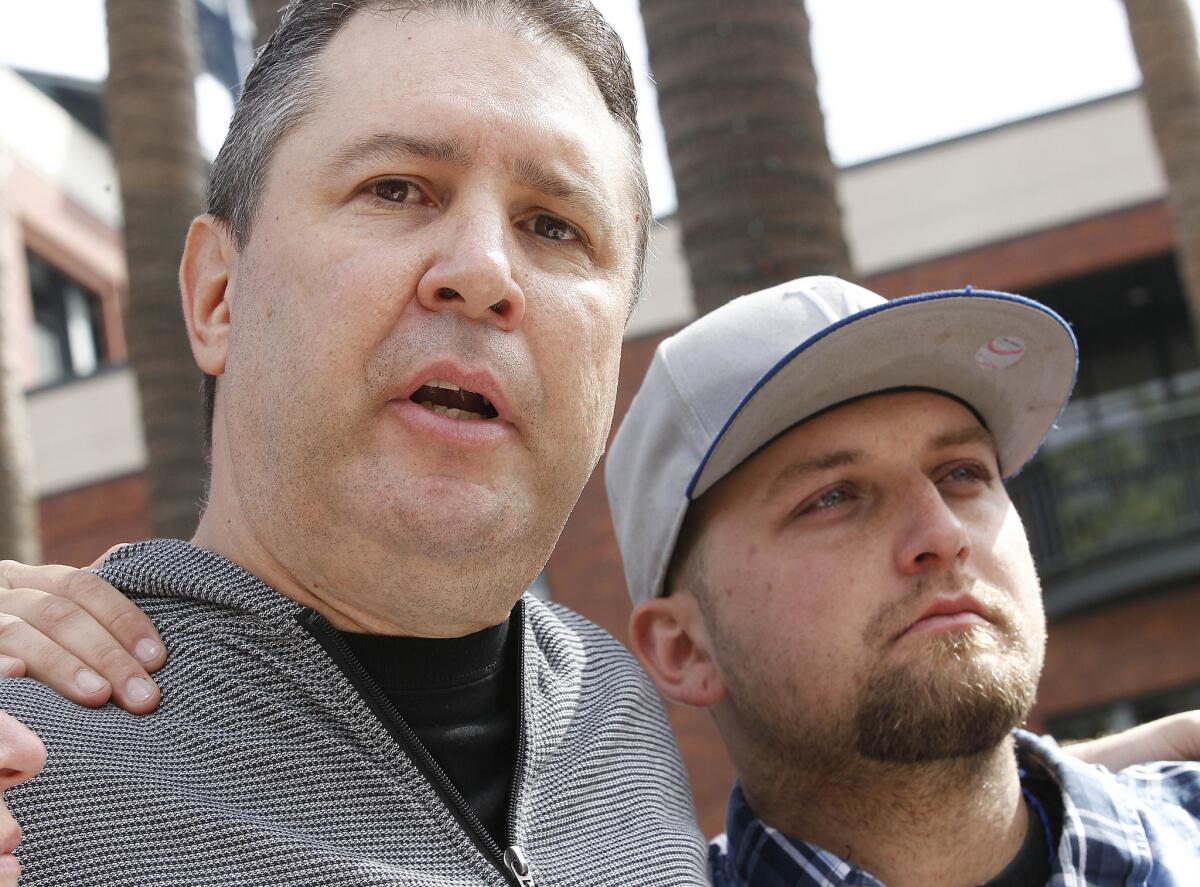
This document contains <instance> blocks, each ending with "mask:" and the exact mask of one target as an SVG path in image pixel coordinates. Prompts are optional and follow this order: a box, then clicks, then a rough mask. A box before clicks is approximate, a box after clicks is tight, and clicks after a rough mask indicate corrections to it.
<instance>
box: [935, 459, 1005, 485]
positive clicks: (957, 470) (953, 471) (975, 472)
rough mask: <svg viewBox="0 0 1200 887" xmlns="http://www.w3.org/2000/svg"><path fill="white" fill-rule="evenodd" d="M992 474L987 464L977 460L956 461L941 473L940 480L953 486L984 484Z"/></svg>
mask: <svg viewBox="0 0 1200 887" xmlns="http://www.w3.org/2000/svg"><path fill="white" fill-rule="evenodd" d="M992 477H993V475H992V472H991V470H990V469H988V467H987V466H985V465H982V464H980V463H978V462H958V463H955V464H953V465H950V466H948V467H947V468H946V470H945V471H944V472H943V473H942V477H941V482H942V483H947V484H950V485H952V486H955V487H967V486H972V485H976V484H986V483H988V482H989V481H990V480H991V479H992Z"/></svg>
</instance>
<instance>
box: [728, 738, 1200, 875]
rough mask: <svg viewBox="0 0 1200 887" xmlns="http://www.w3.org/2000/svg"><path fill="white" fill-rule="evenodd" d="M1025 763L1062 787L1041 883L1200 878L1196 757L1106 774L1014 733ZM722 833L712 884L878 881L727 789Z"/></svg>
mask: <svg viewBox="0 0 1200 887" xmlns="http://www.w3.org/2000/svg"><path fill="white" fill-rule="evenodd" d="M1015 736H1016V742H1017V755H1018V759H1019V760H1020V763H1021V765H1022V766H1023V767H1025V768H1026V769H1033V768H1041V769H1042V770H1043V771H1045V772H1048V773H1049V774H1050V775H1051V776H1052V778H1053V779H1054V780H1055V781H1056V782H1057V783H1058V785H1059V786H1060V787H1061V788H1062V792H1063V824H1062V836H1061V838H1060V840H1059V842H1058V847H1057V852H1056V854H1055V858H1054V870H1053V873H1052V875H1051V877H1050V881H1049V882H1048V884H1049V887H1084V885H1086V887H1108V885H1121V887H1134V885H1144V887H1185V885H1196V884H1200V764H1197V763H1191V762H1189V763H1166V762H1160V763H1155V764H1146V765H1141V766H1137V767H1129V768H1127V769H1125V770H1122V771H1121V772H1119V773H1115V774H1114V773H1109V772H1108V771H1107V770H1105V769H1104V768H1102V767H1094V766H1090V765H1088V764H1084V763H1082V762H1081V761H1079V760H1077V759H1076V758H1073V757H1071V756H1070V755H1068V754H1065V753H1064V752H1062V751H1061V750H1060V749H1059V747H1058V746H1057V745H1056V744H1055V743H1054V741H1053V740H1051V739H1046V738H1041V737H1037V736H1033V735H1032V734H1029V733H1025V732H1023V731H1021V730H1018V731H1016V733H1015ZM725 827H726V834H725V835H722V836H721V837H720V838H718V839H717V840H715V841H714V842H713V843H712V845H711V847H710V848H709V870H710V874H711V876H712V880H713V884H714V885H715V887H735V885H746V887H836V885H853V887H884V885H883V883H882V882H881V881H880V880H879V879H878V878H876V877H874V876H873V875H871V874H869V873H867V872H865V871H863V870H862V869H860V868H857V867H856V866H854V865H851V864H850V863H848V862H846V861H845V860H843V859H841V858H840V857H838V856H836V855H834V854H832V853H829V852H828V851H825V850H822V849H820V848H819V847H815V846H813V845H812V844H807V843H805V842H803V841H798V840H795V839H793V838H789V837H788V836H787V835H784V834H782V833H780V832H778V831H776V830H775V829H773V828H771V827H770V826H767V825H764V824H763V823H762V822H761V821H759V819H758V818H756V817H755V815H754V812H753V811H752V810H751V809H750V807H749V806H748V805H747V804H746V799H745V798H744V797H743V795H742V791H741V787H740V786H738V787H735V788H734V790H733V796H732V797H731V798H730V799H729V810H728V813H727V814H726V822H725Z"/></svg>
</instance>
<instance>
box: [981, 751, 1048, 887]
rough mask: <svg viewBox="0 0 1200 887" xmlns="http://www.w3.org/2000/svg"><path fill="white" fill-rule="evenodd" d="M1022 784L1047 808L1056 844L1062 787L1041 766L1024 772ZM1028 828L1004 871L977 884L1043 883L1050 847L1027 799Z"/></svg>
mask: <svg viewBox="0 0 1200 887" xmlns="http://www.w3.org/2000/svg"><path fill="white" fill-rule="evenodd" d="M1021 787H1022V788H1024V789H1025V790H1026V791H1028V792H1029V793H1030V794H1032V795H1033V796H1034V798H1035V799H1036V800H1037V801H1038V802H1039V803H1040V804H1041V806H1042V809H1043V810H1044V811H1045V812H1046V819H1047V820H1049V825H1050V837H1051V839H1052V840H1053V842H1054V845H1055V847H1057V845H1058V840H1059V837H1060V836H1061V835H1062V820H1063V801H1062V789H1060V788H1059V787H1058V784H1057V783H1055V782H1054V780H1052V779H1051V778H1050V777H1049V776H1047V775H1046V774H1045V773H1043V772H1041V771H1040V770H1037V771H1031V772H1029V773H1026V774H1025V775H1024V776H1023V777H1022V779H1021ZM1025 806H1026V807H1027V808H1028V811H1029V828H1028V830H1027V831H1026V832H1025V840H1024V842H1022V844H1021V849H1020V850H1018V851H1017V855H1016V856H1015V857H1013V860H1012V862H1010V863H1009V864H1008V865H1007V866H1005V867H1004V871H1002V872H1001V873H1000V874H998V875H996V877H994V878H992V879H991V880H990V881H987V882H986V883H984V884H982V885H980V887H1043V885H1045V884H1046V883H1047V882H1048V881H1049V880H1050V848H1049V847H1047V846H1046V826H1045V824H1044V823H1043V822H1042V817H1041V816H1040V815H1039V814H1038V812H1037V810H1036V808H1035V807H1034V805H1033V804H1030V803H1029V801H1028V800H1027V801H1026V802H1025Z"/></svg>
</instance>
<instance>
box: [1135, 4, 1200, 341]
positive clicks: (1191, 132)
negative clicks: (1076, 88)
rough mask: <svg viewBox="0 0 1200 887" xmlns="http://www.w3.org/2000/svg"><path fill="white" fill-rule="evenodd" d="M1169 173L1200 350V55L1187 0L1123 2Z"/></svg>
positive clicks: (1170, 201)
mask: <svg viewBox="0 0 1200 887" xmlns="http://www.w3.org/2000/svg"><path fill="white" fill-rule="evenodd" d="M1124 2H1125V11H1126V14H1127V15H1128V16H1129V33H1130V35H1131V36H1132V38H1133V48H1134V51H1135V52H1136V53H1137V59H1138V65H1139V67H1140V68H1141V69H1142V96H1143V97H1144V98H1145V101H1146V107H1147V108H1148V109H1149V111H1150V126H1151V128H1152V129H1153V130H1154V140H1155V142H1156V143H1157V145H1158V153H1159V156H1160V157H1161V158H1162V164H1163V170H1164V172H1165V173H1166V176H1167V206H1168V208H1169V209H1170V212H1171V223H1172V226H1173V228H1174V231H1175V253H1176V256H1177V258H1178V260H1179V271H1180V277H1181V278H1182V279H1183V290H1184V294H1185V296H1186V298H1187V302H1188V309H1189V311H1190V313H1191V319H1192V336H1193V341H1195V343H1196V346H1197V348H1198V349H1200V56H1197V47H1196V23H1195V21H1194V20H1193V18H1192V12H1191V10H1190V9H1189V8H1188V4H1187V0H1124Z"/></svg>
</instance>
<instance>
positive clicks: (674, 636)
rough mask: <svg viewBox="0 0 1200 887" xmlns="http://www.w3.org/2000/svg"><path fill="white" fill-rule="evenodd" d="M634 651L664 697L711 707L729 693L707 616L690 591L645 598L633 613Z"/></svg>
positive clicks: (631, 634)
mask: <svg viewBox="0 0 1200 887" xmlns="http://www.w3.org/2000/svg"><path fill="white" fill-rule="evenodd" d="M629 639H630V644H631V646H632V647H633V652H634V655H636V656H637V658H638V661H639V662H641V663H642V668H644V669H645V670H646V673H647V674H649V675H650V678H651V679H652V680H653V681H654V684H655V686H657V687H658V691H659V692H660V693H661V694H662V695H663V697H664V698H665V699H667V700H669V701H671V702H679V703H682V704H684V705H694V706H697V707H700V708H707V707H708V706H711V705H716V704H717V703H718V702H720V701H721V699H722V698H723V697H724V695H725V684H724V682H723V681H722V680H721V675H720V672H719V671H718V670H717V666H716V662H715V661H714V660H713V658H712V655H711V652H710V650H711V649H712V648H711V643H710V641H709V637H708V632H707V631H706V629H705V627H704V617H703V615H702V614H701V612H700V606H699V604H698V603H697V602H696V599H695V598H694V597H692V596H691V595H690V594H687V593H686V592H677V593H675V594H672V595H671V596H669V597H662V598H655V599H654V600H650V601H645V602H644V603H641V604H639V605H638V606H637V607H636V608H635V609H634V611H633V614H632V615H631V616H630V617H629Z"/></svg>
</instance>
